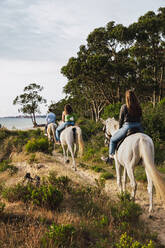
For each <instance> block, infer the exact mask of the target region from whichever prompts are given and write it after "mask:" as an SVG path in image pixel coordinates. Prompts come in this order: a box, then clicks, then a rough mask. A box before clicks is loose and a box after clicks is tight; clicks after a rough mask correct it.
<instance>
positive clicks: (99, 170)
mask: <svg viewBox="0 0 165 248" xmlns="http://www.w3.org/2000/svg"><path fill="white" fill-rule="evenodd" d="M91 169H92V170H94V171H95V172H103V171H105V170H104V169H103V168H102V167H100V166H98V165H93V166H91Z"/></svg>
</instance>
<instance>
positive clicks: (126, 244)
mask: <svg viewBox="0 0 165 248" xmlns="http://www.w3.org/2000/svg"><path fill="white" fill-rule="evenodd" d="M116 247H117V248H155V246H154V244H153V243H152V241H150V242H149V243H148V244H147V245H142V244H140V243H139V242H138V241H133V239H132V238H131V237H130V236H128V235H127V233H124V234H122V235H121V237H120V241H119V243H117V244H116Z"/></svg>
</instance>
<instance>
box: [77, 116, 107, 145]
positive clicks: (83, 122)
mask: <svg viewBox="0 0 165 248" xmlns="http://www.w3.org/2000/svg"><path fill="white" fill-rule="evenodd" d="M76 124H77V125H78V126H80V128H81V129H82V134H83V139H84V141H88V140H90V138H91V136H93V135H96V134H97V133H98V131H99V130H100V131H101V130H102V124H101V123H100V122H97V123H96V122H95V121H93V120H89V119H79V120H78V121H77V123H76Z"/></svg>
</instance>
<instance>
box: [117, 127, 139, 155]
mask: <svg viewBox="0 0 165 248" xmlns="http://www.w3.org/2000/svg"><path fill="white" fill-rule="evenodd" d="M135 133H143V131H142V130H141V129H140V128H138V127H134V128H130V129H128V131H127V133H126V135H125V137H124V138H123V139H121V140H120V141H119V142H118V143H117V146H116V150H118V149H119V146H120V145H121V143H122V142H123V141H124V140H125V138H126V137H128V136H130V135H131V134H135Z"/></svg>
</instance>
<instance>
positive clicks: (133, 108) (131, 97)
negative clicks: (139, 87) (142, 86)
mask: <svg viewBox="0 0 165 248" xmlns="http://www.w3.org/2000/svg"><path fill="white" fill-rule="evenodd" d="M125 100H126V105H127V109H128V113H129V114H130V115H131V116H141V115H142V109H141V107H140V104H139V102H138V99H137V97H136V95H135V93H134V91H133V90H127V91H126V92H125Z"/></svg>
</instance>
